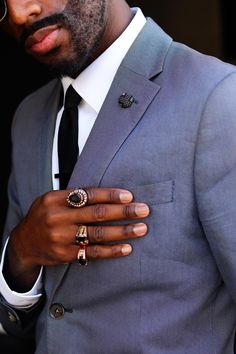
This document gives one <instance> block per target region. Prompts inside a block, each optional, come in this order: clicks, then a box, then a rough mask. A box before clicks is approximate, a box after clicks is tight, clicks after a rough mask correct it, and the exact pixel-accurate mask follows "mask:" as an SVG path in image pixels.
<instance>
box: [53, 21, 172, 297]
mask: <svg viewBox="0 0 236 354" xmlns="http://www.w3.org/2000/svg"><path fill="white" fill-rule="evenodd" d="M171 42H172V40H171V38H170V37H169V36H168V35H166V34H165V33H164V32H163V31H162V30H161V28H160V27H159V26H157V25H156V24H155V23H154V22H153V21H152V20H148V21H147V23H146V25H145V26H144V28H143V30H142V31H141V33H140V35H139V36H138V38H137V39H136V40H135V42H134V43H133V45H132V47H131V48H130V50H129V52H128V54H127V55H126V57H125V59H124V60H123V62H122V64H121V66H120V68H119V69H118V71H117V74H116V76H115V78H114V80H113V83H112V85H111V88H110V90H109V93H108V95H107V97H106V100H105V102H104V104H103V106H102V108H101V110H100V112H99V115H98V117H97V119H96V122H95V124H94V126H93V129H92V131H91V133H90V136H89V138H88V140H87V142H86V144H85V147H84V149H83V151H82V153H81V156H80V157H79V159H78V161H77V164H76V166H75V168H74V171H73V173H72V176H71V179H70V182H69V186H68V187H69V188H74V187H78V186H80V187H88V186H99V184H100V182H101V179H102V177H103V175H104V173H105V171H106V169H107V167H108V166H109V164H110V162H111V161H112V159H113V158H114V156H115V155H116V153H117V152H118V150H119V149H120V147H121V146H122V144H123V143H124V142H125V140H126V139H127V138H128V136H129V135H130V133H131V132H132V130H133V129H135V127H136V126H137V125H138V123H139V122H140V120H141V119H142V118H143V117H144V116H145V112H146V110H147V109H148V107H149V105H150V104H151V102H152V101H153V99H154V98H155V96H156V95H157V94H158V92H159V90H160V86H159V85H158V84H157V82H154V81H152V80H151V79H152V78H153V77H157V76H158V74H160V73H161V72H162V70H163V63H164V60H165V57H166V54H167V51H168V49H169V47H170V44H171ZM147 48H148V52H147V51H146V49H147ZM124 92H127V93H128V94H130V95H132V96H133V97H134V98H135V101H136V102H135V103H133V104H132V106H131V107H130V108H126V109H124V108H121V107H120V105H119V102H118V101H119V97H120V95H121V94H122V93H124ZM67 269H68V266H67V265H65V266H59V267H57V269H50V273H51V275H52V276H53V278H54V280H55V282H54V291H56V289H57V287H58V286H59V284H60V283H61V281H62V278H63V276H64V274H65V272H66V270H67ZM52 296H53V294H52Z"/></svg>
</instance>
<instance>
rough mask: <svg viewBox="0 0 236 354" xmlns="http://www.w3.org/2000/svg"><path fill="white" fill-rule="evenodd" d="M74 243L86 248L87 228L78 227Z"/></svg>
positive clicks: (87, 242) (87, 240)
mask: <svg viewBox="0 0 236 354" xmlns="http://www.w3.org/2000/svg"><path fill="white" fill-rule="evenodd" d="M75 242H76V243H78V244H79V245H81V246H87V245H88V244H89V239H88V236H87V226H85V225H79V227H78V231H77V232H76V235H75Z"/></svg>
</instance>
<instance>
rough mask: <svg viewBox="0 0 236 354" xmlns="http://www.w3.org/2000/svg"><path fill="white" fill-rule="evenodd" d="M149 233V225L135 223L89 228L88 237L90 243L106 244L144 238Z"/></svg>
mask: <svg viewBox="0 0 236 354" xmlns="http://www.w3.org/2000/svg"><path fill="white" fill-rule="evenodd" d="M146 233H147V225H146V224H144V223H135V224H129V225H119V226H103V225H98V226H88V227H87V237H88V239H89V242H90V243H105V242H112V241H120V240H125V239H130V238H136V237H142V236H144V235H146Z"/></svg>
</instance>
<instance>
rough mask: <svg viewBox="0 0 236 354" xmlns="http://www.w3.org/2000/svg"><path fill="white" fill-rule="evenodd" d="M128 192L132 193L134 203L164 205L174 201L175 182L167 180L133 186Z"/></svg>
mask: <svg viewBox="0 0 236 354" xmlns="http://www.w3.org/2000/svg"><path fill="white" fill-rule="evenodd" d="M129 190H130V191H131V192H132V193H133V196H134V201H135V202H144V203H148V204H149V205H155V204H166V203H171V202H173V201H174V194H175V181H174V180H169V181H164V182H157V183H152V184H146V185H142V186H135V187H131V188H129Z"/></svg>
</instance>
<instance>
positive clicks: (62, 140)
mask: <svg viewBox="0 0 236 354" xmlns="http://www.w3.org/2000/svg"><path fill="white" fill-rule="evenodd" d="M80 101H81V97H80V96H79V95H78V93H77V92H76V91H75V90H74V88H73V87H72V86H71V85H70V86H69V88H68V89H67V91H66V96H65V102H64V111H63V114H62V117H61V122H60V127H59V132H58V162H59V178H60V189H66V187H67V184H68V182H69V179H70V176H71V173H72V171H73V168H74V165H75V163H76V160H77V156H78V152H79V149H78V105H79V103H80Z"/></svg>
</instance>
